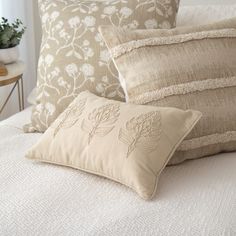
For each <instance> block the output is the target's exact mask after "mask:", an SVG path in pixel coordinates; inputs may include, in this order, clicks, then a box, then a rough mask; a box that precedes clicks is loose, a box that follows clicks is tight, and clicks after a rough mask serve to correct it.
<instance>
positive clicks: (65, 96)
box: [25, 0, 179, 132]
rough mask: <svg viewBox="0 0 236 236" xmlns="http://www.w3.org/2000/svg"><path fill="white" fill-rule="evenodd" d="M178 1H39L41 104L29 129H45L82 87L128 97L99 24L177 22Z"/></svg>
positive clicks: (160, 25) (118, 97)
mask: <svg viewBox="0 0 236 236" xmlns="http://www.w3.org/2000/svg"><path fill="white" fill-rule="evenodd" d="M178 2H179V0H106V1H96V0H90V1H82V0H66V1H62V0H39V8H40V15H41V21H42V31H43V39H42V45H41V51H40V58H39V64H38V83H37V105H36V106H35V107H34V109H33V113H32V125H31V126H27V127H25V130H26V131H40V132H43V131H45V130H46V129H47V128H48V127H49V125H50V124H51V123H52V122H53V121H54V120H55V119H56V117H57V116H58V115H59V114H60V113H61V112H62V111H63V110H64V109H65V108H66V107H67V106H68V105H69V104H70V102H71V101H73V99H74V98H75V97H76V96H77V95H78V94H79V93H80V92H81V91H85V90H89V91H90V92H93V93H95V94H97V95H100V96H103V97H108V98H114V99H116V100H122V99H124V94H123V90H122V89H121V87H120V84H119V81H118V79H117V77H118V76H117V74H118V73H117V71H116V69H115V67H114V64H113V62H112V60H111V58H110V55H109V53H108V51H107V49H106V47H105V45H104V43H103V41H102V39H101V37H100V34H99V32H98V27H99V26H100V25H115V26H121V27H124V28H129V29H135V28H143V29H144V28H171V27H174V26H175V22H176V13H177V10H178Z"/></svg>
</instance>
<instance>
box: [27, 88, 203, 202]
mask: <svg viewBox="0 0 236 236" xmlns="http://www.w3.org/2000/svg"><path fill="white" fill-rule="evenodd" d="M200 117H201V113H200V112H198V111H191V110H188V111H183V110H179V109H176V108H157V107H154V106H153V107H152V106H142V105H132V104H126V103H122V102H119V101H113V100H109V99H106V98H101V97H97V96H96V95H94V94H91V93H89V92H82V93H81V94H80V95H79V96H78V97H77V98H76V99H74V101H73V102H72V103H71V104H70V105H69V107H68V108H67V109H66V110H65V111H64V112H63V113H62V114H61V115H60V116H59V117H58V118H57V119H56V121H55V122H54V123H53V124H52V126H51V127H50V128H49V129H48V130H47V131H46V132H45V134H44V135H43V136H42V138H41V140H39V142H38V143H37V144H36V145H35V146H34V147H33V148H32V149H31V150H29V151H28V153H27V155H26V156H27V157H28V158H30V159H35V160H39V161H43V162H49V163H53V164H58V165H63V166H69V167H73V168H76V169H80V170H83V171H86V172H89V173H93V174H97V175H100V176H104V177H107V178H109V179H112V180H115V181H117V182H120V183H122V184H124V185H126V186H128V187H130V188H132V189H133V190H135V191H136V192H137V193H138V194H139V195H140V196H141V197H142V198H144V199H151V198H152V197H153V196H154V194H155V191H156V187H157V182H158V178H159V175H160V173H161V171H162V170H163V168H164V167H165V165H166V163H167V162H168V160H169V159H170V158H171V156H172V155H173V153H174V151H175V150H176V148H177V147H178V146H179V144H180V143H181V142H182V140H183V139H184V137H185V136H186V135H187V134H188V133H189V132H190V131H191V130H192V128H193V126H194V125H195V124H196V123H197V121H198V120H199V119H200Z"/></svg>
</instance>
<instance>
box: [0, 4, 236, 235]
mask: <svg viewBox="0 0 236 236" xmlns="http://www.w3.org/2000/svg"><path fill="white" fill-rule="evenodd" d="M189 12H190V9H189V8H185V7H184V8H182V9H181V10H180V19H179V25H184V24H185V25H186V24H190V21H191V20H192V23H194V24H198V23H202V22H199V20H196V19H199V18H197V17H206V16H208V15H209V14H212V15H213V16H214V17H213V18H217V19H220V18H225V17H224V16H226V15H227V17H228V16H229V17H230V16H231V15H233V14H234V15H236V6H235V7H232V6H229V7H225V8H223V9H222V7H207V8H205V7H204V8H203V7H196V8H194V9H192V11H191V12H192V13H189ZM216 13H217V14H218V17H215V14H216ZM186 18H188V19H189V20H188V21H187V20H186ZM208 18H209V17H208ZM202 19H203V18H202ZM202 21H203V20H202ZM209 21H210V20H209ZM29 118H30V108H29V109H26V110H25V111H23V112H21V113H18V114H16V115H15V116H13V117H11V118H9V119H7V120H5V121H2V122H0V235H44V236H45V235H119V236H120V235H121V236H122V235H165V236H166V235H188V236H189V235H204V236H205V235H212V236H218V235H229V236H231V235H236V171H235V167H236V153H228V154H220V155H217V156H213V157H209V158H203V159H199V160H195V161H189V162H185V163H184V164H181V165H178V166H172V167H167V168H166V169H165V170H164V172H163V174H162V175H161V179H160V182H159V188H158V192H157V195H156V198H155V199H154V200H153V201H150V202H146V201H143V200H141V199H140V198H139V197H138V196H137V195H136V194H135V193H134V192H133V191H132V190H129V189H128V188H126V187H124V186H122V185H120V184H117V183H114V182H112V181H110V180H107V179H104V178H101V177H97V176H93V175H90V174H86V173H83V172H81V171H76V170H73V169H70V168H64V167H58V166H53V165H50V164H42V163H36V162H32V161H30V160H27V159H25V158H24V154H25V152H26V150H27V149H28V148H29V147H31V146H32V145H33V144H34V143H35V142H36V141H37V140H38V139H39V138H40V136H41V134H24V133H23V131H22V129H21V127H22V125H23V124H25V123H27V122H29Z"/></svg>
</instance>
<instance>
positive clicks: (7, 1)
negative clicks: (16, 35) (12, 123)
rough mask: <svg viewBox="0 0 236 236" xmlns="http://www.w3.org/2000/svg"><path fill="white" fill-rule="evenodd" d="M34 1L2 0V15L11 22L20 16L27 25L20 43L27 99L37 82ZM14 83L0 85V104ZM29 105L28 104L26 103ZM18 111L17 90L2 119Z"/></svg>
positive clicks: (0, 9)
mask: <svg viewBox="0 0 236 236" xmlns="http://www.w3.org/2000/svg"><path fill="white" fill-rule="evenodd" d="M33 1H36V0H33ZM33 1H31V0H20V1H19V0H0V16H4V17H6V18H8V19H9V20H10V21H11V22H12V21H13V20H15V19H16V18H19V19H21V20H22V21H23V23H24V25H26V27H27V30H26V33H25V35H24V37H23V39H22V41H21V43H20V47H19V48H20V59H21V60H23V61H24V62H25V65H26V70H25V73H24V90H25V100H26V98H27V96H28V94H29V93H30V91H31V90H32V88H33V87H34V86H35V84H36V64H35V63H34V62H35V61H36V51H35V32H34V30H35V28H34V27H33V25H34V24H33V21H34V14H33V5H32V3H33ZM11 87H12V85H9V86H5V87H0V106H1V105H2V104H3V102H4V100H5V98H6V97H7V95H8V93H9V91H10V89H11ZM26 105H27V104H26ZM16 112H18V97H17V90H16V91H15V92H14V96H12V97H11V99H10V101H9V103H8V105H7V106H6V107H5V110H4V112H3V113H2V114H1V115H0V120H2V119H5V118H6V117H8V116H10V115H12V114H15V113H16Z"/></svg>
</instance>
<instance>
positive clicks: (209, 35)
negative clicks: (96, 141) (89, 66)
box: [101, 18, 236, 164]
mask: <svg viewBox="0 0 236 236" xmlns="http://www.w3.org/2000/svg"><path fill="white" fill-rule="evenodd" d="M101 32H102V35H103V37H104V39H105V41H106V43H107V46H108V48H109V49H110V52H111V54H112V56H113V59H114V62H115V64H116V67H117V68H118V71H119V73H120V75H121V77H122V79H123V80H124V81H125V89H126V94H127V100H128V101H129V102H131V103H135V104H146V105H153V106H162V107H163V106H164V107H166V106H171V107H177V108H180V109H190V108H191V109H196V110H199V111H201V112H202V113H203V117H202V119H201V121H200V122H199V123H198V125H197V126H196V127H195V128H194V130H193V131H192V132H191V133H190V134H189V136H188V137H187V138H186V140H185V141H184V142H183V143H182V144H181V145H180V147H179V148H178V152H177V153H176V154H175V155H174V157H173V158H172V159H171V161H170V164H176V163H180V162H182V161H184V160H186V159H193V158H199V157H203V156H208V155H213V154H216V153H219V152H222V151H234V150H236V118H235V117H236V109H235V105H236V56H235V55H236V18H233V19H230V20H225V21H222V22H218V23H215V24H209V25H204V26H196V27H190V28H179V29H172V30H134V31H127V30H124V29H120V28H115V27H109V26H104V27H102V28H101Z"/></svg>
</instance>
